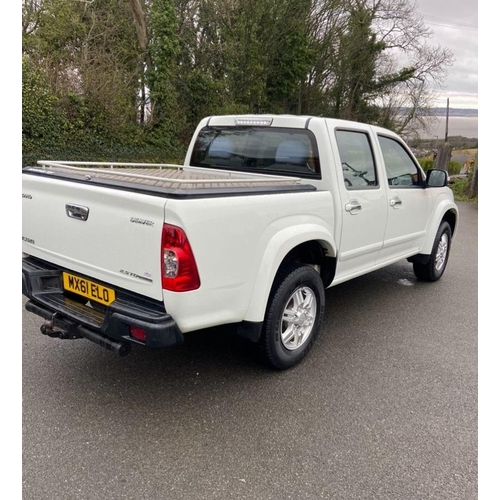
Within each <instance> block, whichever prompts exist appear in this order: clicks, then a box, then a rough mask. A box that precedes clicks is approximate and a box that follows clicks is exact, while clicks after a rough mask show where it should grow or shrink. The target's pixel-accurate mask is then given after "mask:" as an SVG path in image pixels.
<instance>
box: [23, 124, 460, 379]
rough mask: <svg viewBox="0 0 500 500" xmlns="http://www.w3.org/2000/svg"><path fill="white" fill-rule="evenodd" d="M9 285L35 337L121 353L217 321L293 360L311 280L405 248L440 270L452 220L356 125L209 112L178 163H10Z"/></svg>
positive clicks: (407, 159) (437, 190)
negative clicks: (14, 196) (18, 196)
mask: <svg viewBox="0 0 500 500" xmlns="http://www.w3.org/2000/svg"><path fill="white" fill-rule="evenodd" d="M22 177H23V229H22V231H23V260H22V279H23V294H24V295H25V296H26V297H27V301H26V306H25V307H26V309H27V310H28V311H31V312H32V313H34V314H37V315H39V316H41V317H42V318H43V319H44V320H45V321H44V322H43V324H42V326H41V331H42V333H44V334H46V335H48V336H51V337H57V338H66V339H75V338H86V339H89V340H91V341H93V342H96V343H98V344H100V345H102V346H103V347H105V348H107V349H109V350H111V351H114V352H117V353H119V354H121V355H123V354H126V353H127V352H128V351H129V350H130V348H131V346H145V347H149V348H158V347H168V346H172V345H174V344H177V343H179V342H182V340H183V338H184V336H185V335H187V334H189V332H192V331H195V330H201V329H205V328H208V327H214V326H218V325H227V324H231V325H235V332H237V333H238V334H240V335H242V336H244V337H246V338H247V339H249V340H250V341H253V342H256V343H258V344H259V345H260V348H261V353H262V355H263V357H264V359H265V361H266V362H267V363H268V364H269V365H271V366H272V367H274V368H277V369H286V368H289V367H291V366H293V365H296V364H297V363H299V362H300V361H301V360H302V359H303V358H304V356H305V355H306V354H307V353H308V351H309V350H310V349H311V347H312V345H313V343H314V341H315V339H316V337H317V336H318V333H319V331H320V327H321V323H322V319H323V314H324V308H325V289H326V288H328V287H332V286H335V285H337V284H339V283H342V282H345V281H347V280H350V279H352V278H356V277H357V276H360V275H362V274H365V273H368V272H370V271H373V270H376V269H379V268H381V267H384V266H388V265H391V264H393V263H395V262H397V261H399V260H402V259H407V260H408V261H409V262H411V263H412V265H413V270H414V272H415V275H416V277H417V278H418V279H419V280H424V281H436V280H438V279H440V278H441V276H442V275H443V273H444V270H445V268H446V264H447V262H448V257H449V254H450V248H451V242H452V238H453V235H454V234H455V232H456V230H457V225H458V210H457V206H456V204H455V203H454V200H453V194H452V192H451V190H450V189H449V188H448V187H447V180H448V177H447V173H446V172H445V171H443V170H429V171H428V172H427V174H425V173H424V171H423V170H422V169H421V167H420V165H419V163H418V162H417V160H416V159H415V157H414V156H413V154H412V152H411V151H410V149H409V148H408V146H407V145H406V144H405V142H404V141H403V140H402V139H401V138H400V137H398V136H397V135H396V134H394V133H393V132H391V131H389V130H386V129H383V128H379V127H375V126H371V125H368V124H363V123H357V122H350V121H342V120H336V119H329V118H320V117H312V116H311V117H308V116H283V115H245V116H242V115H237V116H212V117H207V118H205V119H203V120H202V121H201V122H200V124H199V125H198V127H197V129H196V131H195V132H194V135H193V138H192V140H191V143H190V145H189V148H188V150H187V154H186V158H185V161H184V165H171V164H131V163H125V164H124V163H121V164H117V163H92V162H88V163H81V162H69V161H49V160H42V161H39V162H38V165H37V166H33V167H26V168H24V169H23V174H22Z"/></svg>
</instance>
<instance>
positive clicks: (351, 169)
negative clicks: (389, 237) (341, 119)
mask: <svg viewBox="0 0 500 500" xmlns="http://www.w3.org/2000/svg"><path fill="white" fill-rule="evenodd" d="M328 126H329V132H330V135H331V137H332V144H333V149H334V155H335V156H337V157H338V160H337V161H338V164H341V165H342V169H340V168H337V169H336V175H337V181H338V183H339V186H340V196H341V206H342V234H341V238H340V249H339V259H338V262H337V272H336V275H335V279H336V280H338V279H342V278H344V277H346V276H349V275H351V274H360V273H361V272H363V271H365V270H368V269H370V268H371V267H373V266H374V265H375V262H376V258H377V256H378V254H379V252H380V250H381V249H382V246H383V239H384V231H385V226H386V219H387V212H388V206H387V194H386V189H385V186H381V185H380V180H379V179H380V174H379V171H378V169H377V165H376V162H375V157H374V154H373V147H372V141H373V138H372V135H371V133H370V130H369V129H368V128H363V127H362V126H361V125H360V128H359V129H358V128H356V129H347V128H345V129H344V128H342V129H335V128H334V127H333V126H332V125H331V124H329V125H328Z"/></svg>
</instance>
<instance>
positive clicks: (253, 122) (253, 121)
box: [234, 118, 273, 127]
mask: <svg viewBox="0 0 500 500" xmlns="http://www.w3.org/2000/svg"><path fill="white" fill-rule="evenodd" d="M271 123H273V119H272V118H235V120H234V124H235V125H246V126H256V127H269V126H270V125H271Z"/></svg>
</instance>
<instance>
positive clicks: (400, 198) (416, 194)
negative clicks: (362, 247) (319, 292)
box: [377, 136, 432, 263]
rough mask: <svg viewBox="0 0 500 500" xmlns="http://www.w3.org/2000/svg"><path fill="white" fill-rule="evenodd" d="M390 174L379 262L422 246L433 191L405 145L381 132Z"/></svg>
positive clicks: (380, 140)
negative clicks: (385, 219) (386, 212)
mask: <svg viewBox="0 0 500 500" xmlns="http://www.w3.org/2000/svg"><path fill="white" fill-rule="evenodd" d="M379 144H380V149H381V154H382V158H383V160H384V165H385V170H386V175H387V188H388V199H387V207H388V214H387V228H386V231H385V237H384V245H383V248H382V250H381V252H380V255H379V257H378V258H377V263H382V262H384V261H387V260H391V259H395V258H397V257H406V256H408V255H409V254H415V253H418V252H419V251H420V249H421V248H422V245H423V242H424V240H425V236H426V233H427V223H428V220H429V216H430V212H431V208H432V194H431V191H430V190H429V189H426V188H425V187H424V179H423V172H422V170H421V168H420V167H419V166H418V165H417V164H416V162H415V160H414V159H413V158H412V156H411V155H410V153H409V152H408V151H407V149H406V147H405V146H404V145H403V144H402V143H400V142H399V141H397V140H396V139H394V138H390V137H385V136H379Z"/></svg>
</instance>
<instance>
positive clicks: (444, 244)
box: [413, 222, 451, 281]
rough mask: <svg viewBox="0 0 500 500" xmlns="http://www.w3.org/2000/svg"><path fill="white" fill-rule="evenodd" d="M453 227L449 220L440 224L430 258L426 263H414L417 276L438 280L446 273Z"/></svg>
mask: <svg viewBox="0 0 500 500" xmlns="http://www.w3.org/2000/svg"><path fill="white" fill-rule="evenodd" d="M450 245H451V227H450V225H449V224H448V223H447V222H442V223H441V225H440V226H439V229H438V232H437V234H436V238H435V240H434V245H433V247H432V253H431V256H430V259H429V260H428V262H427V263H426V264H421V263H418V262H414V263H413V272H414V273H415V276H416V277H417V278H418V279H419V280H422V281H437V280H438V279H439V278H441V276H442V275H443V273H444V270H445V269H446V264H448V257H449V255H450Z"/></svg>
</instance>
